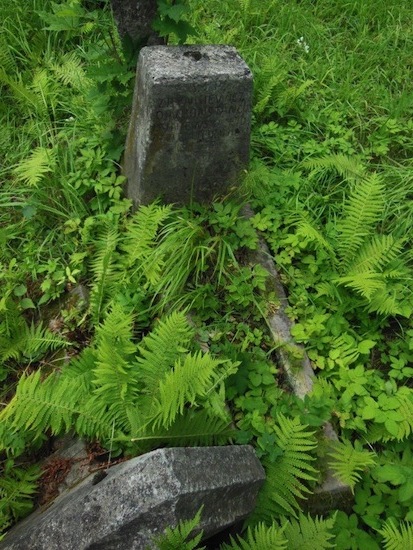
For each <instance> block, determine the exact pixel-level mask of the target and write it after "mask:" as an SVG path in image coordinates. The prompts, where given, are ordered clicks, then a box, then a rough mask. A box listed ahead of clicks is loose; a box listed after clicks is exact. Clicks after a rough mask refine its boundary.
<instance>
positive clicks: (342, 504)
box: [242, 205, 354, 514]
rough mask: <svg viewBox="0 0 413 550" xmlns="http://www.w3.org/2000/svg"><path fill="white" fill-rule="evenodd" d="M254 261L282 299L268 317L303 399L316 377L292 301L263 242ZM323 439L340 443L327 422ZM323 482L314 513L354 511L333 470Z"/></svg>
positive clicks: (313, 500) (248, 212) (248, 213)
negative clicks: (296, 328) (299, 337)
mask: <svg viewBox="0 0 413 550" xmlns="http://www.w3.org/2000/svg"><path fill="white" fill-rule="evenodd" d="M242 213H243V215H244V216H245V217H246V218H251V217H252V216H253V215H254V212H253V210H252V209H251V207H250V206H248V205H247V206H245V207H244V209H243V212H242ZM250 260H251V261H252V262H253V263H259V264H261V265H262V266H263V267H264V268H265V269H266V270H267V271H268V273H269V279H270V285H271V289H272V290H273V291H274V293H275V295H276V297H277V298H278V308H277V309H276V310H275V311H272V312H271V313H270V314H269V315H268V316H267V319H266V321H267V324H268V327H269V329H270V331H271V335H272V338H273V340H274V342H275V344H276V346H277V348H276V350H275V354H276V357H277V360H278V362H279V365H280V366H281V367H282V369H283V371H284V373H285V375H286V377H287V381H288V384H289V386H290V387H291V389H292V391H293V393H294V394H295V395H296V396H297V397H299V398H300V399H304V397H305V396H306V395H307V394H309V393H311V391H312V389H313V384H314V380H315V374H314V370H313V367H312V365H311V361H310V359H309V357H308V355H307V353H306V352H305V349H304V347H303V346H300V345H299V344H297V343H296V342H295V341H294V338H293V337H292V335H291V328H292V326H293V322H292V321H291V320H290V319H289V317H288V315H287V314H286V308H287V307H288V298H287V295H286V293H285V290H284V287H283V285H282V283H281V280H280V276H279V273H278V271H277V270H276V268H275V265H274V260H273V257H272V255H271V253H270V251H269V249H268V246H267V244H266V243H265V242H264V241H263V239H259V245H258V248H257V250H254V251H251V254H250ZM323 437H324V438H325V440H326V444H327V446H328V445H334V442H335V441H337V440H338V437H337V434H336V432H335V431H334V428H333V426H332V425H331V424H330V423H329V422H326V424H325V425H324V426H323ZM323 474H324V476H323V480H322V482H321V483H320V484H319V485H318V486H317V487H316V488H315V489H314V492H313V494H312V495H311V496H310V497H309V498H308V499H307V500H306V501H305V502H303V503H302V505H303V508H306V509H307V510H308V511H309V512H310V513H312V514H324V513H327V512H329V511H330V510H331V509H340V510H343V511H346V512H350V511H351V509H352V505H353V500H354V497H353V494H352V492H351V489H350V487H349V486H348V485H346V484H344V483H342V482H341V481H340V480H339V479H337V478H336V477H335V476H334V474H333V472H332V470H331V469H330V468H328V467H327V468H325V469H324V472H323Z"/></svg>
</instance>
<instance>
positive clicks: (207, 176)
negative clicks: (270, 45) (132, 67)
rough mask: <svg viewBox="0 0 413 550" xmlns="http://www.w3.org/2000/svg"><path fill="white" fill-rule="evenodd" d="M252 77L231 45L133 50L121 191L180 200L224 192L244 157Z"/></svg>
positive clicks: (143, 199) (141, 200)
mask: <svg viewBox="0 0 413 550" xmlns="http://www.w3.org/2000/svg"><path fill="white" fill-rule="evenodd" d="M251 102H252V74H251V71H250V70H249V68H248V67H247V65H246V64H245V62H244V61H243V60H242V59H241V57H240V56H239V55H238V53H237V51H236V50H235V48H233V47H231V46H151V47H146V48H143V49H142V50H141V52H140V56H139V60H138V66H137V79H136V85H135V94H134V99H133V111H132V117H131V123H130V127H129V133H128V139H127V142H126V150H125V159H124V170H125V175H126V176H127V178H128V184H127V188H126V194H127V196H128V198H131V199H132V200H133V201H134V203H135V205H139V204H146V203H148V202H150V201H152V200H153V199H155V198H157V197H158V196H161V197H163V199H164V200H165V202H172V203H179V204H185V203H189V202H190V201H191V199H194V200H196V201H197V202H204V203H207V202H211V201H212V199H213V198H214V197H215V196H219V195H221V196H222V195H223V194H225V193H226V192H228V187H230V186H231V185H233V184H235V183H236V182H237V180H238V178H239V175H240V173H241V172H242V170H243V169H245V168H246V166H247V164H248V159H249V146H250V125H251V120H250V119H251Z"/></svg>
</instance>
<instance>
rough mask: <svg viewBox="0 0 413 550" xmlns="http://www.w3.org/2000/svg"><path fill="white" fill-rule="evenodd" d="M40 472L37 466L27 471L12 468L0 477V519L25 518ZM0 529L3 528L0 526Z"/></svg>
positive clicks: (31, 504)
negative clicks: (2, 517)
mask: <svg viewBox="0 0 413 550" xmlns="http://www.w3.org/2000/svg"><path fill="white" fill-rule="evenodd" d="M40 475H41V471H40V469H39V467H38V466H32V467H31V468H28V469H23V468H13V470H12V471H11V472H5V473H4V474H3V475H2V476H1V477H0V517H1V516H4V517H5V518H10V517H11V518H13V520H14V521H16V520H18V519H20V518H23V517H25V516H26V515H27V514H28V513H29V512H30V511H31V509H32V508H33V497H34V495H35V493H36V491H37V483H36V481H37V479H38V478H39V477H40ZM1 527H4V526H3V525H1V524H0V531H1V530H2V529H1Z"/></svg>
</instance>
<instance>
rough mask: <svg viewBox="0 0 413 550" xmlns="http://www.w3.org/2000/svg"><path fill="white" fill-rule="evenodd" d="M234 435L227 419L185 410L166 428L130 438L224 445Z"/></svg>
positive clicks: (155, 443)
mask: <svg viewBox="0 0 413 550" xmlns="http://www.w3.org/2000/svg"><path fill="white" fill-rule="evenodd" d="M233 436H234V430H233V429H232V428H231V426H230V424H229V422H228V420H224V419H222V418H219V417H211V416H209V415H208V413H207V412H206V411H204V410H186V411H184V414H183V415H182V416H178V417H177V418H176V420H175V422H174V423H173V424H172V426H170V427H169V428H168V429H165V428H162V427H159V428H156V429H153V430H152V429H148V430H147V431H146V432H145V433H141V434H135V435H134V436H133V437H132V438H131V439H130V440H131V441H132V442H135V443H138V444H139V443H145V442H151V443H153V445H159V444H161V443H163V444H167V445H172V446H185V445H188V446H189V445H194V446H195V445H196V446H200V445H203V446H204V445H224V444H226V443H228V441H229V440H230V439H231V437H233Z"/></svg>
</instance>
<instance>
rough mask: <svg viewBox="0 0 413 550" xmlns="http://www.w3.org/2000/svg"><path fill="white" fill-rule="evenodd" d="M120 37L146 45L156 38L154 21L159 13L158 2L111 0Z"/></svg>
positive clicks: (152, 0) (147, 0)
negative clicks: (127, 37)
mask: <svg viewBox="0 0 413 550" xmlns="http://www.w3.org/2000/svg"><path fill="white" fill-rule="evenodd" d="M111 4H112V11H113V15H114V17H115V21H116V25H117V27H118V32H119V35H120V36H121V37H122V38H124V37H125V36H129V37H130V38H131V39H132V40H133V41H134V42H141V43H146V41H147V40H153V39H154V38H155V37H156V34H155V31H154V30H153V29H152V21H153V19H154V18H155V15H156V11H157V1H156V0H111Z"/></svg>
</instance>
